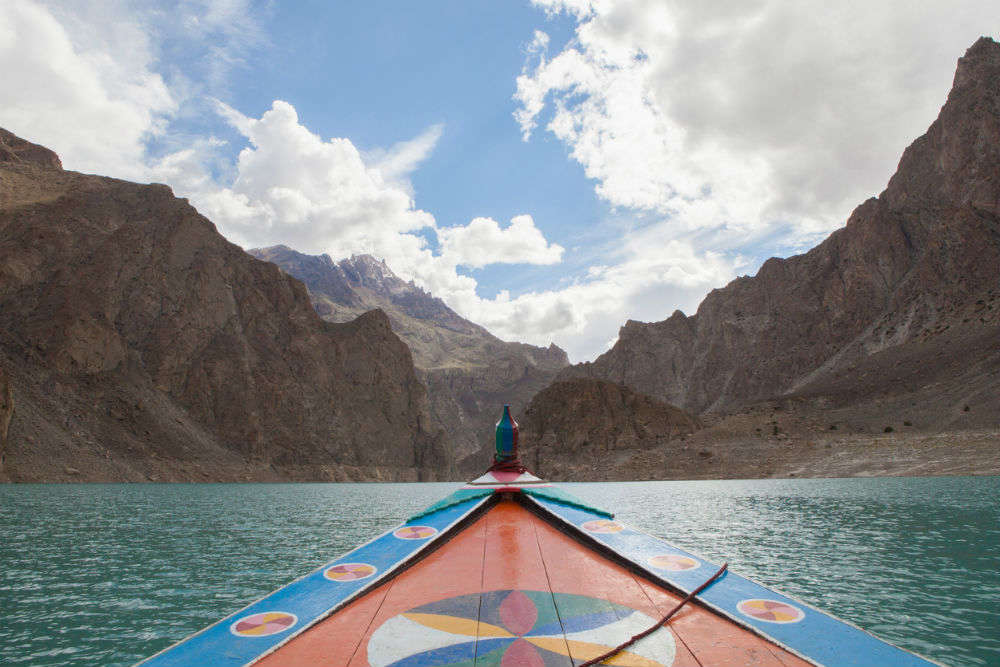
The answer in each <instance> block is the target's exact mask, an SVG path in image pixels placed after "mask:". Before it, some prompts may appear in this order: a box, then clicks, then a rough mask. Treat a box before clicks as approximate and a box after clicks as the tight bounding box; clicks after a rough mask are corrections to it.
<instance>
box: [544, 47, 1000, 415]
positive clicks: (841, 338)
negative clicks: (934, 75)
mask: <svg viewBox="0 0 1000 667" xmlns="http://www.w3.org/2000/svg"><path fill="white" fill-rule="evenodd" d="M998 81H1000V45H998V44H997V43H996V42H994V41H993V40H991V39H989V38H985V37H984V38H982V39H980V40H978V41H977V42H976V43H975V44H974V45H973V46H972V47H970V49H969V50H968V52H967V53H966V55H965V56H964V57H963V58H962V59H961V60H960V61H959V65H958V68H957V71H956V75H955V84H954V87H953V89H952V91H951V93H950V94H949V96H948V101H947V102H946V103H945V105H944V107H943V108H942V111H941V114H940V116H939V118H938V119H937V120H935V121H934V123H933V124H932V125H931V126H930V128H929V129H928V131H927V133H926V134H925V135H923V136H922V137H920V138H918V139H917V140H915V141H914V142H913V143H912V144H911V145H910V146H909V147H908V148H907V149H906V150H905V152H904V153H903V156H902V158H901V159H900V163H899V168H898V169H897V171H896V173H895V174H894V175H893V177H892V178H891V179H890V181H889V184H888V186H887V188H886V189H885V191H884V192H883V193H882V194H881V195H880V196H879V197H878V198H871V199H869V200H867V201H865V202H864V203H862V204H861V205H860V206H858V207H857V208H856V209H855V210H854V212H853V213H852V214H851V216H850V218H849V219H848V221H847V224H846V226H845V227H843V228H841V229H838V230H837V231H835V232H833V234H831V235H830V236H829V237H828V238H827V239H826V240H825V241H823V242H822V243H820V244H819V245H818V246H816V247H815V248H813V249H812V250H810V251H808V252H806V253H804V254H802V255H796V256H794V257H790V258H788V259H778V258H771V259H769V260H767V261H766V262H764V264H763V265H762V266H761V268H760V270H759V271H758V273H757V275H756V276H754V277H752V278H751V277H741V278H737V279H735V280H733V281H732V282H731V283H729V284H728V285H727V286H726V287H724V288H720V289H716V290H713V291H712V292H710V293H709V295H708V296H706V297H705V299H704V300H703V301H702V303H701V304H700V305H699V307H698V310H697V312H696V313H695V314H694V315H691V316H685V315H684V314H683V313H680V312H679V311H677V312H675V313H674V314H673V315H672V316H671V317H669V318H667V319H666V320H663V321H660V322H655V323H649V324H645V323H640V322H635V321H631V320H630V321H628V322H627V323H626V324H625V325H624V326H623V327H622V328H621V330H620V332H619V338H618V341H617V342H616V343H615V345H614V346H613V347H612V349H611V350H609V351H608V352H606V353H604V354H603V355H601V356H600V357H598V358H597V359H596V360H594V361H593V362H588V363H584V364H580V365H577V366H574V367H571V368H570V369H567V370H566V371H564V372H563V374H562V375H561V377H572V376H587V377H595V378H601V379H606V380H610V381H613V382H620V383H624V384H626V385H628V386H630V387H632V388H634V389H636V390H638V391H641V392H643V393H646V394H648V395H650V396H654V397H656V398H659V399H661V400H666V401H669V402H671V403H673V404H675V405H678V406H680V407H682V408H685V409H688V410H692V411H694V412H696V413H702V412H706V411H715V412H718V411H725V410H731V409H736V408H739V407H740V406H742V405H748V404H750V403H753V402H755V401H762V400H767V399H769V398H772V397H775V396H779V395H782V394H786V393H791V392H799V391H808V390H809V387H816V386H818V385H817V383H822V382H823V381H825V380H826V379H829V377H831V375H836V374H837V373H843V372H844V369H846V368H848V367H850V366H851V365H852V364H856V363H858V362H860V361H861V360H863V359H864V358H866V357H868V356H870V355H871V354H874V353H875V352H878V351H882V350H885V349H888V348H891V347H895V346H898V345H903V344H908V343H910V342H913V341H916V340H918V339H920V340H927V339H934V338H935V337H937V336H939V335H940V334H941V333H942V331H947V330H949V329H951V328H965V329H975V328H976V327H979V326H988V327H996V326H997V325H998V324H1000V320H998V314H1000V312H998V309H996V308H994V305H995V300H996V297H997V295H998V293H1000V284H998V281H997V271H996V267H997V266H998V265H1000V243H998V241H997V238H998V231H997V230H998V222H997V221H998V219H1000V217H998V216H1000V203H998V198H1000V86H998V85H997V82H998ZM980 311H982V312H980Z"/></svg>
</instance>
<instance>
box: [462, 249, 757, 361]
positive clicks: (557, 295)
mask: <svg viewBox="0 0 1000 667" xmlns="http://www.w3.org/2000/svg"><path fill="white" fill-rule="evenodd" d="M650 243H655V245H654V246H652V247H653V248H654V249H655V252H650V251H649V250H650V246H649V244H650ZM616 259H618V260H619V261H616V262H615V263H613V264H609V265H607V266H594V267H591V268H590V269H589V270H588V271H587V273H586V275H585V276H583V277H582V278H580V279H579V280H576V281H573V282H572V283H570V284H567V285H563V286H560V287H559V288H557V289H551V290H542V291H533V292H529V293H527V294H522V295H520V296H518V297H517V298H514V299H511V298H510V297H509V296H508V295H506V294H505V293H501V294H500V295H498V296H497V297H496V298H495V299H490V300H486V299H480V298H478V297H474V295H461V294H459V295H456V297H457V298H456V299H455V304H454V305H455V307H456V308H457V309H459V310H460V312H463V313H465V314H466V316H468V317H470V318H471V319H473V320H474V321H476V322H479V323H481V324H483V325H484V326H486V327H487V328H488V329H489V330H490V331H492V332H494V333H496V334H497V335H499V336H500V337H502V338H503V337H506V338H508V339H514V340H522V341H526V342H530V343H534V344H537V345H545V344H547V343H548V342H549V341H551V340H555V341H557V342H558V343H559V344H560V345H561V346H563V347H565V348H566V350H567V351H568V352H569V354H570V358H571V359H572V360H574V361H581V360H585V359H590V358H593V357H594V356H595V355H597V354H599V353H601V352H603V351H604V350H605V349H606V348H607V346H608V338H609V336H611V337H612V338H611V340H614V338H613V336H614V335H615V334H616V333H617V331H618V327H619V326H621V325H622V324H623V323H624V322H625V320H627V319H638V320H647V321H648V320H656V319H662V318H663V317H664V316H665V315H666V314H669V313H666V314H665V313H664V312H663V309H664V305H665V304H673V307H675V308H680V309H682V310H685V311H686V312H693V311H694V309H695V308H696V307H697V304H698V302H699V301H700V300H701V298H702V297H703V296H704V295H705V292H707V291H708V290H710V289H712V288H713V287H717V286H719V285H720V284H723V283H724V282H726V281H727V280H728V279H730V278H731V277H732V276H733V275H734V274H735V273H736V271H737V270H738V269H739V268H741V267H742V266H743V263H742V259H741V258H739V257H732V256H726V255H724V254H722V253H716V252H705V251H699V250H698V249H696V248H695V247H694V246H693V245H692V244H691V243H689V242H686V241H680V240H665V239H654V238H650V236H649V235H648V232H646V233H640V234H629V235H628V236H627V237H626V238H625V240H624V244H623V251H622V254H621V255H620V256H619V257H617V258H616Z"/></svg>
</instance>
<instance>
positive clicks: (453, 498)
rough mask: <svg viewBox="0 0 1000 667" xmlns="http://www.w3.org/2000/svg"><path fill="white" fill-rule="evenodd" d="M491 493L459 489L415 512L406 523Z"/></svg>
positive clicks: (491, 491) (487, 490)
mask: <svg viewBox="0 0 1000 667" xmlns="http://www.w3.org/2000/svg"><path fill="white" fill-rule="evenodd" d="M491 493H493V489H459V490H458V491H455V492H454V493H453V494H451V495H450V496H445V497H444V498H442V499H441V500H439V501H437V502H436V503H434V504H433V505H431V506H430V507H426V508H424V509H423V510H422V511H420V512H417V513H416V514H414V515H413V516H411V517H410V518H409V519H407V521H413V520H414V519H419V518H421V517H425V516H427V515H428V514H434V513H435V512H440V511H441V510H443V509H447V508H449V507H452V506H453V505H457V504H459V503H464V502H465V501H466V500H472V499H473V498H483V497H485V496H488V495H490V494H491Z"/></svg>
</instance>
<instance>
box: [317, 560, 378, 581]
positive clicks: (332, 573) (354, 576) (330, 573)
mask: <svg viewBox="0 0 1000 667" xmlns="http://www.w3.org/2000/svg"><path fill="white" fill-rule="evenodd" d="M376 570H377V568H376V567H375V566H374V565H369V564H368V563H341V564H340V565H334V566H333V567H328V568H326V571H325V572H323V576H324V577H326V578H327V579H329V580H330V581H356V580H358V579H364V578H365V577H370V576H372V575H373V574H375V572H376Z"/></svg>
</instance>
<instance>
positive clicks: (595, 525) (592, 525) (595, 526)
mask: <svg viewBox="0 0 1000 667" xmlns="http://www.w3.org/2000/svg"><path fill="white" fill-rule="evenodd" d="M581 528H583V529H584V530H585V531H587V532H588V533H620V532H621V531H622V530H624V528H625V526H623V525H621V524H620V523H618V522H617V521H612V520H610V519H594V520H593V521H588V522H587V523H585V524H583V525H582V526H581Z"/></svg>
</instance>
